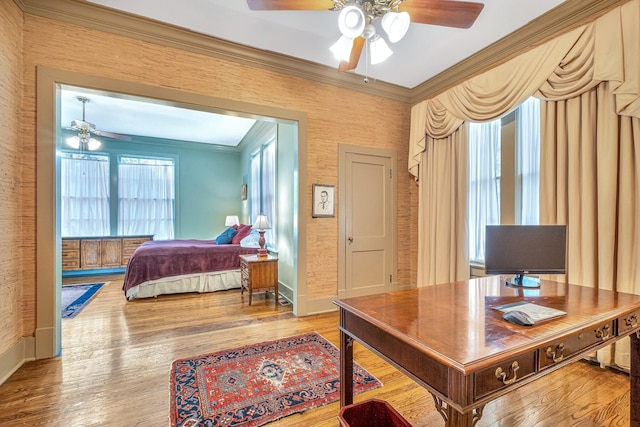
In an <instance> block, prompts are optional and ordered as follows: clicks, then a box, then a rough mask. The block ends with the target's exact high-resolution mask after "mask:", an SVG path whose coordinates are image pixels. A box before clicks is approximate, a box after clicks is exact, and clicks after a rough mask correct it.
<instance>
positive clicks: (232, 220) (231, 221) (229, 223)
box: [224, 215, 240, 227]
mask: <svg viewBox="0 0 640 427" xmlns="http://www.w3.org/2000/svg"><path fill="white" fill-rule="evenodd" d="M238 224H240V221H239V220H238V215H227V217H226V218H225V220H224V225H225V226H226V227H233V226H234V225H238Z"/></svg>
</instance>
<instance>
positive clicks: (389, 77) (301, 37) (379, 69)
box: [90, 0, 562, 88]
mask: <svg viewBox="0 0 640 427" xmlns="http://www.w3.org/2000/svg"><path fill="white" fill-rule="evenodd" d="M90 1H91V2H92V3H96V4H99V5H103V6H107V7H110V8H113V9H117V10H120V11H124V12H128V13H132V14H135V15H140V16H144V17H148V18H152V19H154V20H157V21H161V22H165V23H169V24H173V25H176V26H179V27H183V28H187V29H190V30H192V31H195V32H198V33H202V34H206V35H210V36H214V37H216V38H220V39H224V40H228V41H232V42H235V43H239V44H242V45H246V46H250V47H254V48H257V49H263V50H267V51H274V52H278V53H283V54H286V55H290V56H293V57H296V58H301V59H305V60H308V61H311V62H315V63H318V64H324V65H328V66H332V67H336V68H337V65H338V61H336V59H335V58H334V57H333V55H332V53H331V52H330V51H329V47H330V46H331V45H332V44H333V43H334V42H335V41H336V40H337V39H338V37H339V36H340V31H339V30H338V12H334V11H251V10H249V7H248V6H247V3H246V1H245V0H181V1H179V2H178V1H175V0H136V1H131V0H90ZM406 1H407V2H418V1H422V2H427V0H406ZM478 2H480V3H484V9H483V10H482V12H481V13H480V16H479V17H478V19H477V20H476V22H475V23H474V25H473V26H472V27H471V28H469V29H459V28H448V27H440V26H434V25H427V24H411V26H410V28H409V31H408V33H407V35H406V36H405V38H404V39H402V40H401V41H400V42H398V43H396V44H390V47H391V48H392V50H393V51H394V54H393V55H392V56H391V58H389V59H388V60H387V61H385V62H384V63H382V64H379V65H376V66H371V65H370V66H368V69H367V67H366V61H364V60H362V59H361V61H360V63H359V65H358V68H357V69H356V73H357V74H360V75H362V76H364V75H368V77H369V78H370V80H372V79H377V80H382V81H385V82H388V83H393V84H397V85H399V86H404V87H406V88H413V87H416V86H418V85H419V84H421V83H423V82H424V81H426V80H428V79H430V78H431V77H434V76H435V75H437V74H439V73H441V72H442V71H444V70H446V69H447V68H449V67H451V66H452V65H454V64H456V63H458V62H460V61H461V60H463V59H465V58H467V57H469V56H470V55H472V54H474V53H476V52H478V51H480V50H482V49H483V48H485V47H487V46H488V45H490V44H492V43H493V42H495V41H497V40H499V39H501V38H502V37H504V36H506V35H508V34H509V33H511V32H513V31H515V30H517V29H518V28H520V27H522V26H524V25H526V24H527V23H529V22H530V21H531V20H533V19H534V18H536V17H538V16H540V15H542V14H544V13H545V12H547V11H549V10H550V9H552V8H554V7H556V6H558V5H559V4H561V3H562V0H533V1H532V0H527V1H525V0H520V1H517V0H484V1H478ZM327 3H328V4H329V5H331V1H330V0H327ZM375 25H376V26H378V29H379V24H378V23H377V22H376V23H375ZM379 33H380V34H382V30H380V31H379Z"/></svg>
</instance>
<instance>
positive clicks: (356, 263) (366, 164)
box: [339, 147, 397, 297]
mask: <svg viewBox="0 0 640 427" xmlns="http://www.w3.org/2000/svg"><path fill="white" fill-rule="evenodd" d="M351 148H352V151H345V152H344V174H343V178H344V179H343V181H344V182H342V183H341V184H340V188H341V191H342V193H343V194H342V195H343V203H341V206H343V207H344V216H341V218H343V221H341V225H342V226H343V232H341V233H339V236H340V238H341V239H342V242H341V245H342V246H343V247H344V249H343V251H342V252H343V253H344V259H343V262H344V270H343V271H344V275H343V277H344V282H343V283H340V284H339V287H341V288H342V289H339V291H342V292H339V296H340V297H354V296H361V295H371V294H376V293H381V292H389V291H390V290H392V289H394V288H397V283H395V281H394V278H395V275H396V272H395V268H396V265H397V260H396V256H397V255H396V250H395V223H396V221H395V205H396V201H395V199H396V198H395V195H394V190H395V188H396V186H395V178H394V177H393V165H394V160H395V159H394V158H393V157H392V156H390V155H389V153H387V152H386V150H385V151H384V152H382V153H380V154H381V155H375V154H370V153H358V152H353V151H357V149H355V148H353V147H351ZM366 151H370V150H366ZM381 151H382V150H381ZM374 152H375V151H374ZM341 270H342V269H341ZM394 285H395V286H394Z"/></svg>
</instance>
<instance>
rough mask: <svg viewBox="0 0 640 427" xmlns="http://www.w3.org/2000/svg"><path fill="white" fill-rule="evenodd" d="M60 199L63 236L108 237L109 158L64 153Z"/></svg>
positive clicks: (61, 164) (61, 165)
mask: <svg viewBox="0 0 640 427" xmlns="http://www.w3.org/2000/svg"><path fill="white" fill-rule="evenodd" d="M60 199H61V200H60V201H61V203H60V215H61V235H62V237H80V236H108V235H109V234H110V230H109V156H105V155H97V154H91V155H89V154H76V153H62V154H61V157H60Z"/></svg>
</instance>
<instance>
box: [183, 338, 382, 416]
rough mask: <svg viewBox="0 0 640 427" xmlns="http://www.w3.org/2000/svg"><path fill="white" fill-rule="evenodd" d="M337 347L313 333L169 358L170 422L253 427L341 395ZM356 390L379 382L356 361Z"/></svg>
mask: <svg viewBox="0 0 640 427" xmlns="http://www.w3.org/2000/svg"><path fill="white" fill-rule="evenodd" d="M339 356H340V351H339V350H338V349H337V348H336V347H335V346H334V345H333V344H331V343H330V342H329V341H327V340H326V339H324V338H323V337H322V336H320V335H319V334H317V333H315V332H314V333H311V334H305V335H299V336H294V337H289V338H285V339H282V340H277V341H268V342H263V343H259V344H254V345H250V346H245V347H240V348H235V349H229V350H224V351H219V352H216V353H211V354H207V355H203V356H198V357H194V358H191V359H180V360H176V361H174V362H173V365H172V368H171V401H170V402H171V425H172V426H179V427H185V426H186V427H195V426H210V427H222V426H224V427H229V426H231V427H233V426H241V427H256V426H261V425H264V424H266V423H269V422H272V421H274V420H277V419H280V418H282V417H286V416H288V415H291V414H295V413H299V412H304V411H306V410H308V409H311V408H315V407H318V406H322V405H326V404H328V403H331V402H335V401H337V400H339V399H340V379H339V378H340V368H339V366H340V365H339V363H340V362H339V360H340V359H339ZM353 370H354V373H353V377H354V393H361V392H363V391H366V390H371V389H374V388H377V387H380V386H381V385H382V384H381V383H380V381H378V379H376V378H375V377H374V376H373V375H371V374H370V373H368V372H367V371H366V370H365V369H364V368H362V367H361V366H359V365H357V364H354V367H353Z"/></svg>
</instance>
